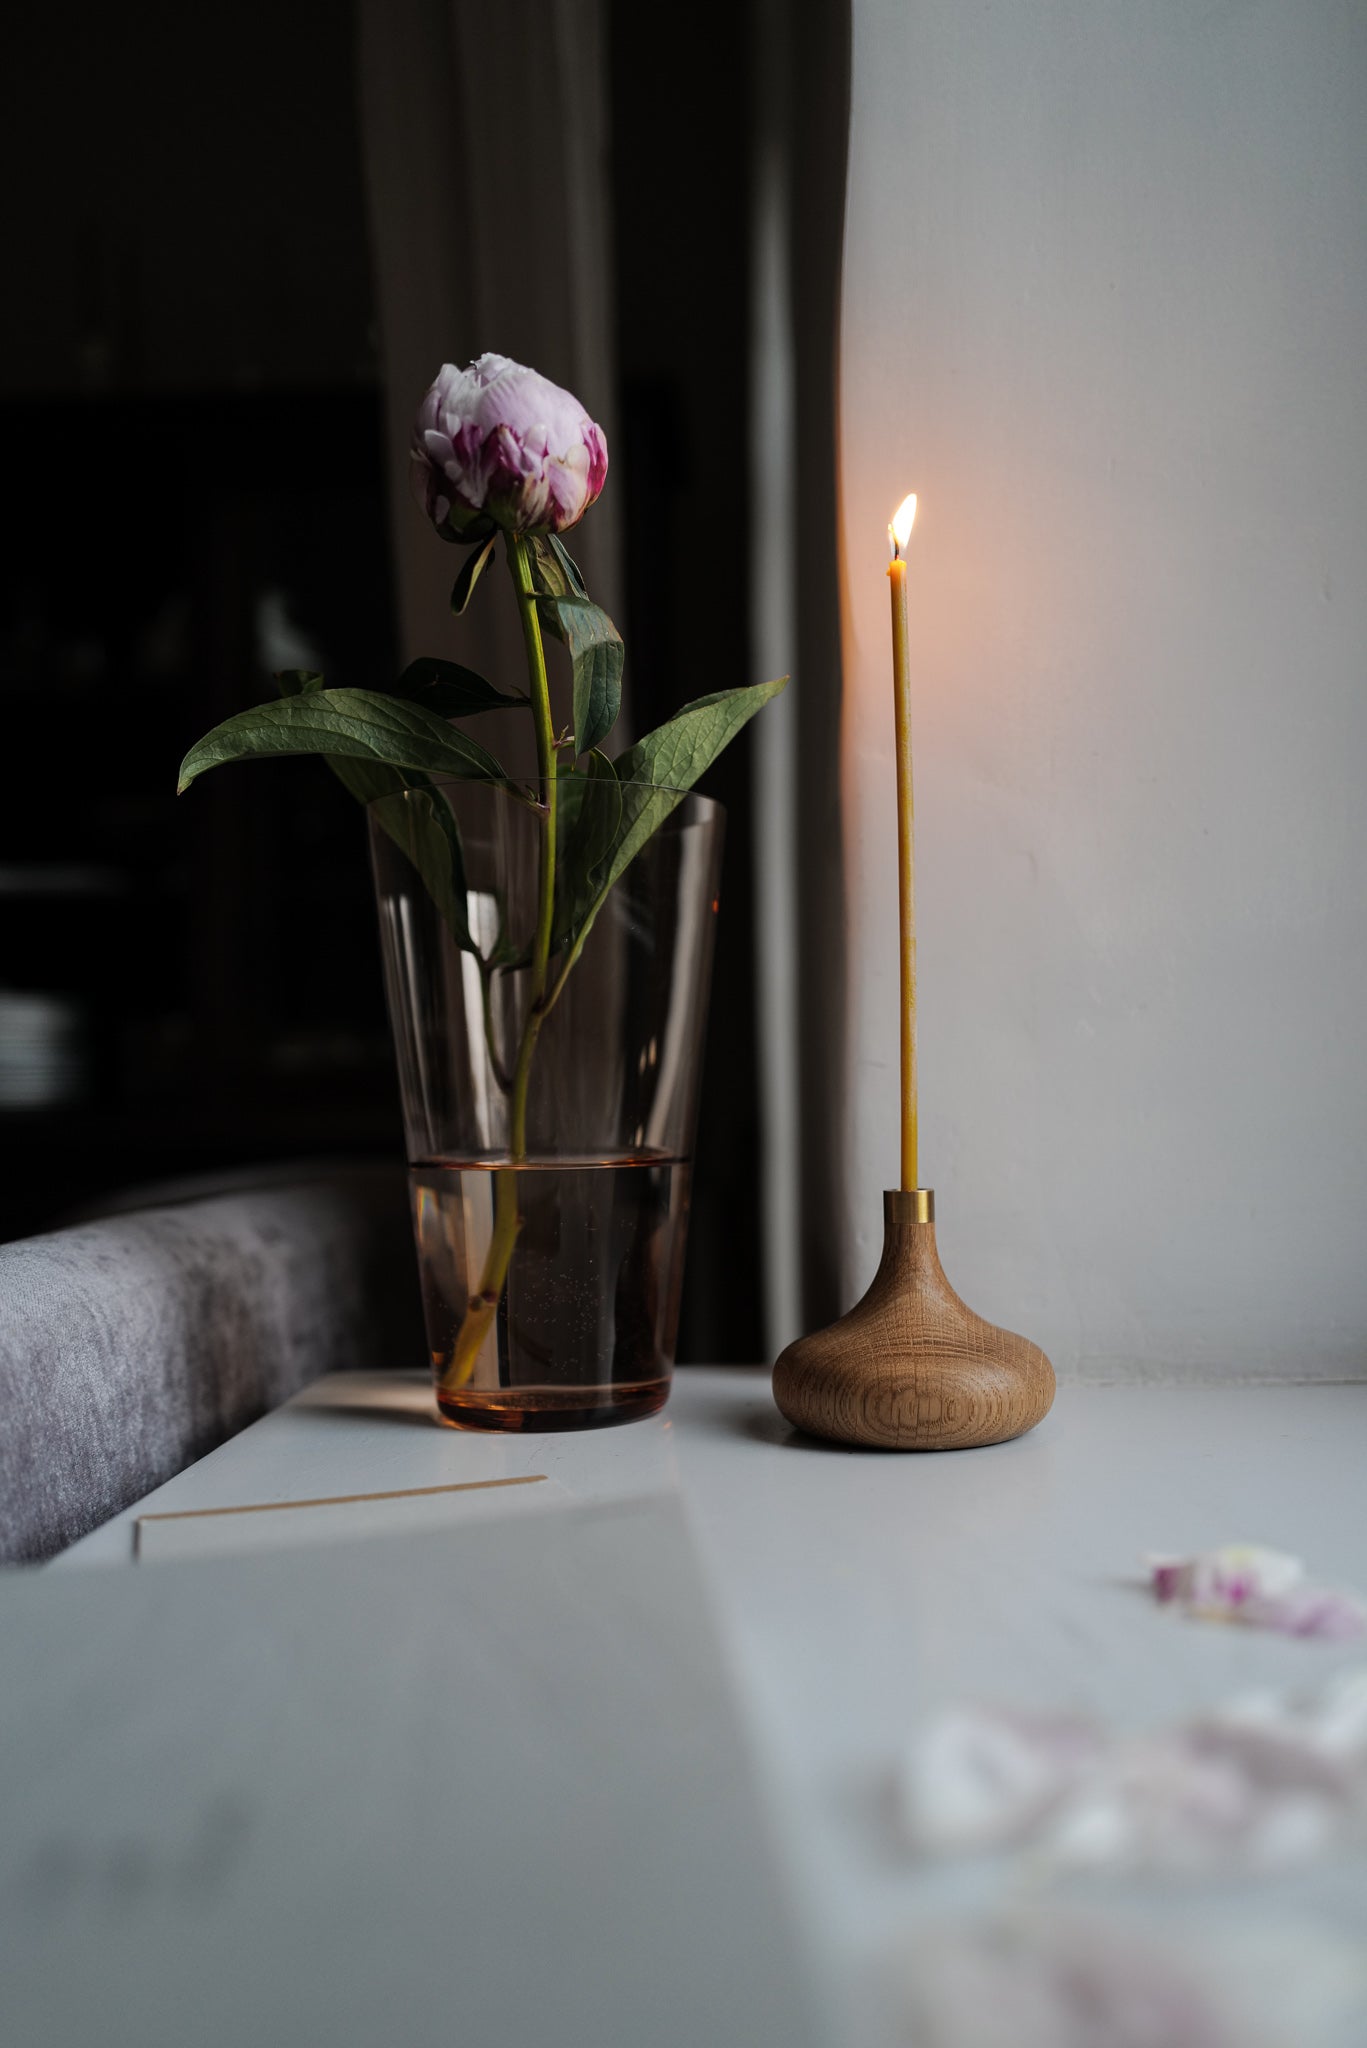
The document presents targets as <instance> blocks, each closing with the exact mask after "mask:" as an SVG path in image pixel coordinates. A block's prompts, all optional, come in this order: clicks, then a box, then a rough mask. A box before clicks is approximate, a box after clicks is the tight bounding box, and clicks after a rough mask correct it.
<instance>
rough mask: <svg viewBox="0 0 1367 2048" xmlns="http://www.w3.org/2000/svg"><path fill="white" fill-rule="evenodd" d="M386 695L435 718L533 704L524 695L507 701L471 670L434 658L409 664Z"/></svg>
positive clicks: (460, 715)
mask: <svg viewBox="0 0 1367 2048" xmlns="http://www.w3.org/2000/svg"><path fill="white" fill-rule="evenodd" d="M385 694H386V696H390V697H402V698H403V699H404V701H405V702H406V703H409V704H421V705H422V707H423V709H424V710H425V711H434V712H435V713H436V715H437V717H438V718H473V717H474V716H475V714H476V713H477V712H480V711H518V710H525V709H529V708H530V705H531V701H532V700H531V698H530V697H529V696H528V695H527V694H526V692H525V691H520V692H519V693H518V694H517V696H515V697H510V696H508V695H506V694H505V692H504V691H502V690H496V689H495V688H494V686H493V684H492V683H486V682H485V680H484V678H483V676H481V675H477V674H476V672H475V670H474V669H472V668H462V667H461V665H460V663H459V662H458V661H438V660H437V659H436V657H435V656H424V657H423V659H422V660H421V661H410V662H409V664H408V667H407V668H406V669H405V670H404V672H403V674H402V675H401V676H400V677H399V680H398V681H397V682H396V683H394V684H393V685H392V686H391V687H390V689H389V690H387V691H386V692H385Z"/></svg>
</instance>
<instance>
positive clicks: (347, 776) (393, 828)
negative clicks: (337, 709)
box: [275, 668, 479, 958]
mask: <svg viewBox="0 0 1367 2048" xmlns="http://www.w3.org/2000/svg"><path fill="white" fill-rule="evenodd" d="M275 680H276V682H277V683H279V685H280V688H281V691H282V693H283V694H284V695H286V696H312V695H313V694H314V693H315V692H316V691H317V690H319V689H321V688H322V684H323V678H322V677H321V676H320V675H315V674H314V673H313V671H312V670H311V669H304V668H296V669H282V670H281V671H280V672H279V673H278V674H277V676H276V678H275ZM477 680H478V679H477ZM323 759H324V760H325V761H326V762H327V765H328V767H329V768H330V769H331V770H332V772H333V774H334V775H335V776H336V777H337V780H338V781H339V782H340V783H341V785H342V787H343V789H345V790H346V791H347V792H348V794H349V795H351V796H354V797H355V799H356V801H357V803H359V804H365V805H371V804H373V805H374V807H375V816H376V818H377V819H378V820H379V823H380V825H381V827H382V828H383V830H384V831H386V832H387V833H388V834H389V836H390V838H391V839H392V840H393V841H394V844H395V845H396V846H397V847H398V848H399V851H400V852H401V853H404V854H406V855H407V856H408V859H409V860H410V861H411V862H412V864H413V866H414V867H415V868H416V869H417V872H418V874H419V876H420V877H421V879H422V882H423V886H424V887H425V888H426V890H427V893H428V895H429V896H430V897H431V898H432V901H433V902H434V903H435V904H436V906H437V911H438V913H439V915H440V916H441V917H442V918H444V919H445V921H446V925H447V928H448V930H449V931H450V933H451V936H452V938H453V939H454V940H455V942H456V944H457V945H458V946H459V947H460V948H461V950H462V951H463V952H466V953H473V954H475V956H476V958H478V957H479V948H478V947H477V946H476V944H475V942H474V939H473V938H472V937H471V934H470V918H469V906H468V895H467V890H466V883H465V855H464V852H463V849H462V847H461V843H460V828H459V826H458V825H457V823H456V818H455V813H454V812H453V811H452V809H451V806H450V805H449V804H448V803H446V802H444V801H443V799H442V798H441V797H440V796H439V795H438V794H437V792H436V791H434V790H431V789H429V787H428V783H427V777H426V776H425V775H424V774H423V773H422V771H421V769H416V768H412V769H408V770H407V771H405V770H404V769H402V768H393V767H391V766H390V765H389V763H388V762H384V761H362V760H350V759H348V758H347V757H346V756H345V755H339V754H325V755H324V756H323ZM405 792H408V794H407V795H405Z"/></svg>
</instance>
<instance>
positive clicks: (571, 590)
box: [546, 533, 589, 597]
mask: <svg viewBox="0 0 1367 2048" xmlns="http://www.w3.org/2000/svg"><path fill="white" fill-rule="evenodd" d="M546 545H547V547H548V548H549V549H550V551H551V554H552V555H553V556H554V557H555V561H556V565H557V567H558V568H559V569H560V570H561V572H562V574H563V575H564V577H565V579H566V581H567V583H568V586H569V587H568V589H567V590H562V591H560V592H558V593H557V595H559V596H561V597H566V596H573V597H587V596H588V594H589V593H588V588H587V586H586V584H585V582H584V579H583V577H582V576H581V575H580V573H579V564H578V563H577V562H576V561H575V559H574V556H573V555H572V554H571V553H570V551H569V549H568V548H567V547H566V546H565V543H564V541H563V540H561V538H560V535H559V534H558V533H548V534H547V535H546Z"/></svg>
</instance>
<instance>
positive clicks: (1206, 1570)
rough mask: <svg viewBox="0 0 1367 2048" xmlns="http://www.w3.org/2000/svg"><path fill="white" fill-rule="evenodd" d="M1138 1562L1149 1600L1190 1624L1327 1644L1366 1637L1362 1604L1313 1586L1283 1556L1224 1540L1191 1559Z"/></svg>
mask: <svg viewBox="0 0 1367 2048" xmlns="http://www.w3.org/2000/svg"><path fill="white" fill-rule="evenodd" d="M1145 1563H1146V1565H1147V1567H1148V1570H1149V1584H1150V1587H1151V1589H1152V1591H1153V1593H1154V1595H1155V1597H1156V1598H1157V1599H1158V1600H1159V1601H1161V1602H1163V1603H1168V1602H1176V1603H1177V1604H1179V1605H1180V1606H1181V1607H1183V1608H1184V1609H1185V1611H1186V1613H1187V1614H1188V1615H1189V1616H1191V1617H1192V1618H1193V1619H1196V1620H1200V1621H1237V1622H1242V1623H1243V1624H1244V1625H1245V1626H1246V1627H1250V1628H1267V1629H1274V1630H1276V1631H1278V1632H1279V1633H1280V1634H1282V1635H1292V1636H1320V1637H1324V1638H1327V1639H1328V1640H1330V1641H1333V1642H1346V1641H1349V1640H1351V1639H1352V1638H1353V1637H1355V1636H1359V1635H1364V1634H1367V1603H1364V1602H1363V1601H1362V1600H1360V1599H1359V1598H1358V1597H1357V1596H1356V1595H1355V1594H1352V1593H1343V1592H1338V1591H1335V1590H1334V1589H1333V1588H1331V1587H1327V1586H1316V1585H1312V1584H1311V1583H1310V1582H1309V1581H1308V1580H1307V1579H1306V1577H1305V1567H1304V1565H1303V1564H1302V1563H1301V1560H1300V1559H1299V1558H1298V1557H1291V1556H1289V1555H1288V1554H1287V1553H1286V1552H1285V1551H1280V1550H1266V1549H1263V1548H1261V1547H1260V1546H1259V1545H1257V1544H1251V1543H1229V1544H1224V1545H1222V1546H1221V1547H1220V1548H1219V1549H1218V1550H1207V1551H1201V1552H1199V1553H1198V1554H1197V1555H1196V1556H1194V1557H1185V1558H1174V1557H1149V1558H1146V1559H1145Z"/></svg>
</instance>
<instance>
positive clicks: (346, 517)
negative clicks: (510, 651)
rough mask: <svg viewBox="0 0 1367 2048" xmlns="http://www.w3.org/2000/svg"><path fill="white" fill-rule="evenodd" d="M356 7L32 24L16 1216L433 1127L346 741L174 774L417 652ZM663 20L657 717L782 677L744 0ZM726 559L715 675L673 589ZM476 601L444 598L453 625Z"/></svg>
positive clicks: (742, 1204)
mask: <svg viewBox="0 0 1367 2048" xmlns="http://www.w3.org/2000/svg"><path fill="white" fill-rule="evenodd" d="M320 20H321V17H320V10H319V9H318V8H317V6H316V5H313V6H307V5H305V4H303V0H270V4H269V5H266V4H264V0H245V4H240V5H238V6H236V7H235V8H234V9H233V10H232V12H231V14H230V15H229V16H227V17H222V18H215V19H213V20H212V21H211V20H210V18H209V17H207V16H205V15H203V13H202V12H201V11H200V10H196V9H185V8H183V7H179V6H172V5H150V4H142V5H137V6H132V7H126V8H123V9H120V10H107V9H100V8H95V7H93V6H90V5H80V6H77V7H75V8H74V9H72V8H69V9H64V10H61V11H57V10H52V11H50V12H48V13H47V14H45V15H41V16H40V15H37V14H34V13H30V14H29V16H28V18H27V21H26V22H24V23H23V25H22V26H21V27H20V28H19V29H18V30H16V31H14V32H12V35H11V41H10V51H9V56H10V62H9V64H8V66H7V72H8V83H7V86H6V88H5V119H4V122H3V124H2V125H0V173H2V175H3V189H4V192H5V194H6V198H5V202H4V225H5V248H6V251H7V254H8V257H9V264H8V269H9V284H10V290H9V293H8V295H7V296H8V302H9V304H8V313H7V316H6V319H5V322H4V328H3V339H0V427H2V428H3V445H4V448H5V451H6V471H7V481H8V493H7V495H8V499H9V504H10V509H11V521H12V524H11V530H10V538H9V540H8V541H7V543H6V544H5V547H4V550H3V553H2V554H0V715H2V717H3V735H4V738H3V749H4V755H3V758H4V769H5V773H4V803H3V807H0V1236H6V1237H13V1236H19V1235H24V1234H27V1233H29V1232H32V1231H35V1230H40V1229H42V1228H45V1227H47V1226H49V1225H51V1224H54V1223H60V1222H61V1221H63V1220H64V1219H66V1218H68V1217H70V1216H71V1215H73V1214H74V1213H77V1212H78V1211H79V1210H80V1208H81V1206H82V1205H83V1204H85V1203H88V1202H90V1201H92V1200H96V1199H98V1198H101V1197H104V1196H106V1195H108V1194H109V1193H110V1192H112V1191H115V1190H123V1189H126V1188H129V1187H136V1186H140V1185H143V1184H154V1183H156V1182H158V1181H160V1180H164V1179H174V1178H178V1177H182V1176H187V1175H198V1174H214V1173H218V1172H222V1171H225V1170H228V1169H240V1168H243V1167H248V1168H249V1167H252V1166H255V1165H258V1164H265V1163H267V1162H271V1161H276V1160H284V1159H292V1158H303V1157H310V1158H316V1157H318V1156H319V1155H320V1154H327V1155H336V1156H352V1157H354V1156H357V1155H363V1154H378V1155H388V1156H392V1157H395V1158H398V1157H400V1156H401V1153H402V1134H401V1128H400V1122H399V1115H398V1105H397V1095H396V1086H395V1079H394V1072H393V1066H392V1060H391V1056H390V1051H389V1043H388V1035H387V1030H386V1025H385V1019H384V1012H383V1003H382V997H381V987H380V975H379V965H378V955H377V948H376V940H375V933H374V924H373V912H372V909H371V903H370V885H369V876H368V872H367V867H366V859H365V846H364V833H363V830H362V826H361V821H360V819H359V817H358V816H357V814H356V811H355V807H354V805H353V804H352V802H351V800H350V799H349V798H348V797H347V796H346V795H345V794H344V793H343V792H342V791H341V790H340V788H339V787H337V786H336V785H335V783H334V782H333V780H332V778H331V777H330V776H329V775H328V773H327V772H326V770H325V769H324V768H323V767H322V765H321V764H320V763H316V762H312V761H282V762H277V763H271V764H269V765H266V766H262V767H256V768H250V769H244V770H240V771H234V772H233V773H232V774H229V775H222V776H212V777H209V778H207V779H206V780H205V781H204V782H203V783H202V784H199V785H197V786H196V788H195V790H194V792H193V794H192V796H191V797H189V798H186V799H184V800H180V801H177V799H176V797H175V796H174V793H173V792H174V786H175V771H176V766H177V763H178V762H179V760H180V757H181V755H182V754H183V752H184V751H185V749H186V747H187V746H188V745H189V744H190V743H191V742H192V741H193V740H194V739H196V738H198V737H199V736H200V734H201V733H202V732H204V731H205V730H206V729H207V728H208V727H209V726H210V725H212V724H214V723H215V722H216V721H217V720H219V719H221V718H223V717H226V716H227V715H229V714H230V713H231V712H233V711H235V710H238V709H240V708H242V707H243V706H245V705H247V704H250V703H254V702H256V701H259V700H260V699H261V698H263V697H265V696H268V695H270V694H272V686H271V683H270V680H269V676H270V671H271V669H272V668H275V667H281V666H318V667H322V668H325V669H326V671H327V674H328V679H329V682H330V683H334V684H342V683H354V684H358V685H364V684H366V683H368V682H372V681H374V680H375V679H376V678H377V677H383V676H388V675H391V674H392V673H394V670H395V651H394V620H393V592H392V587H391V580H390V566H389V565H390V549H389V538H388V532H387V509H386V505H385V502H384V495H383V473H382V466H383V458H384V452H385V451H384V448H383V445H382V426H381V394H380V365H379V362H378V359H377V354H376V347H375V327H374V320H373V315H372V304H371V284H370V271H369V258H368V251H367V242H366V221H365V212H364V204H363V188H362V166H361V154H360V151H361V141H360V134H359V126H358V118H357V108H356V86H355V77H354V56H353V34H354V28H353V23H352V20H351V15H350V10H349V9H348V8H346V7H342V6H338V7H334V8H332V9H330V10H327V11H326V33H320ZM665 26H667V24H663V23H661V22H660V20H659V19H658V10H654V9H650V8H643V7H641V6H639V5H638V4H633V0H615V4H614V5H613V6H612V9H611V18H610V50H611V108H612V124H613V170H612V197H613V207H614V221H613V242H614V247H615V251H616V260H617V303H616V319H617V343H618V368H619V377H620V389H619V393H618V417H619V420H620V422H621V426H620V430H619V431H620V445H619V446H617V447H614V449H613V481H612V487H613V488H614V489H615V490H616V491H617V492H618V494H619V497H618V504H619V510H620V512H621V514H622V518H623V526H624V533H625V547H626V565H625V566H626V592H627V601H626V616H625V618H623V619H620V620H619V621H618V623H619V624H620V625H621V626H622V628H623V631H624V633H625V635H626V640H627V649H628V676H629V684H630V688H631V691H632V699H633V706H634V713H635V718H636V722H637V724H638V726H639V727H641V728H645V727H647V726H650V725H653V724H655V723H657V722H658V720H659V719H661V718H663V717H665V716H667V715H668V714H669V713H670V712H671V711H673V710H675V709H676V708H677V707H678V706H679V705H680V704H682V703H683V702H685V701H686V700H687V699H688V698H690V697H694V696H698V695H701V694H703V692H704V691H705V690H715V689H722V688H727V687H730V686H732V685H734V684H738V683H743V682H750V681H753V680H755V679H756V678H755V677H754V675H752V674H751V672H750V661H749V651H748V632H747V607H746V586H747V573H748V564H747V560H746V541H745V536H746V532H747V519H748V505H747V502H746V481H745V472H746V465H745V462H744V459H743V451H744V448H745V445H746V433H747V402H746V390H745V376H744V374H743V372H744V365H745V362H746V351H747V336H748V326H749V311H750V309H749V304H748V298H747V293H748V289H749V276H750V262H749V248H748V242H747V237H748V232H749V228H748V223H749V218H750V204H749V179H750V147H749V132H750V122H749V119H748V110H749V106H750V98H751V87H752V71H751V57H750V46H751V39H752V36H751V31H752V19H751V15H750V13H749V12H748V11H747V8H746V7H745V6H736V5H734V4H732V5H726V6H722V5H719V4H716V0H701V4H696V5H695V6H694V7H693V8H692V9H691V10H690V19H689V40H690V43H691V45H692V46H693V47H694V48H696V49H700V50H706V51H707V52H708V53H709V54H708V59H707V61H706V62H705V63H700V64H698V65H681V64H680V63H679V61H678V50H677V39H676V37H675V36H673V35H671V36H670V37H668V39H666V37H665V35H664V28H665ZM662 79H667V90H661V89H660V85H661V81H662ZM643 84H648V85H649V86H650V89H649V90H645V89H643ZM484 345H485V346H487V347H489V348H492V349H498V348H499V346H500V339H499V337H498V336H497V335H489V336H488V337H486V338H485V342H484ZM432 367H433V373H434V374H435V371H436V368H437V365H436V364H435V363H434V364H433V366H432ZM413 396H414V402H415V404H416V400H417V398H418V397H419V396H420V394H419V393H416V392H415V393H414V394H413ZM700 581H701V582H703V583H705V590H706V604H707V635H706V645H707V670H706V674H705V675H702V674H699V673H697V672H696V671H695V670H694V669H693V668H692V667H691V666H690V656H689V649H688V644H687V639H686V636H685V635H684V633H682V632H681V630H680V627H679V621H680V620H681V619H682V618H683V617H684V616H685V615H686V611H687V607H688V605H689V604H690V602H693V601H696V597H697V591H698V586H699V582H700ZM450 635H451V629H450V625H449V622H448V621H446V620H442V619H434V621H433V642H432V647H433V651H434V652H458V649H457V648H456V646H455V645H454V642H453V641H452V639H451V637H450ZM749 773H750V766H749V744H748V739H747V737H745V736H743V737H742V738H741V739H740V740H739V741H737V742H736V743H735V744H734V745H733V746H732V747H731V749H730V750H729V751H728V752H727V754H726V755H725V756H724V758H723V760H722V761H721V762H720V763H719V764H718V766H717V768H716V769H715V770H714V771H713V773H712V775H711V776H710V778H709V780H708V782H707V784H706V785H705V787H706V788H707V789H708V790H709V792H710V793H711V794H713V795H715V796H718V797H720V798H721V799H722V801H723V802H725V803H727V805H728V808H729V809H730V812H731V830H730V833H729V836H728V847H727V856H726V891H725V904H726V907H725V915H724V917H723V918H722V920H721V924H720V933H719V950H718V957H717V962H716V971H715V978H714V984H713V999H712V1022H711V1030H710V1035H709V1043H708V1051H707V1064H706V1073H705V1079H704V1089H703V1113H702V1122H701V1128H700V1131H699V1139H698V1149H697V1170H696V1177H695V1208H694V1219H693V1225H692V1235H691V1251H690V1258H689V1270H688V1279H687V1283H686V1293H685V1305H684V1322H683V1329H682V1331H681V1338H680V1356H681V1358H684V1359H688V1358H694V1359H698V1358H710V1359H716V1360H722V1361H728V1360H753V1359H755V1358H758V1357H760V1356H762V1355H763V1341H762V1333H761V1328H760V1300H761V1287H760V1284H759V1282H760V1269H759V1258H760V1247H759V1228H758V1185H757V1162H756V1148H757V1130H756V1110H755V1046H754V1025H753V1018H754V986H753V969H752V952H753V947H752V936H753V931H752V924H753V916H754V910H753V894H752V886H751V883H752V876H751V863H750V849H749V831H748V815H747V813H748V804H747V792H748V787H749ZM35 1002H36V1006H37V1015H36V1021H35Z"/></svg>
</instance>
